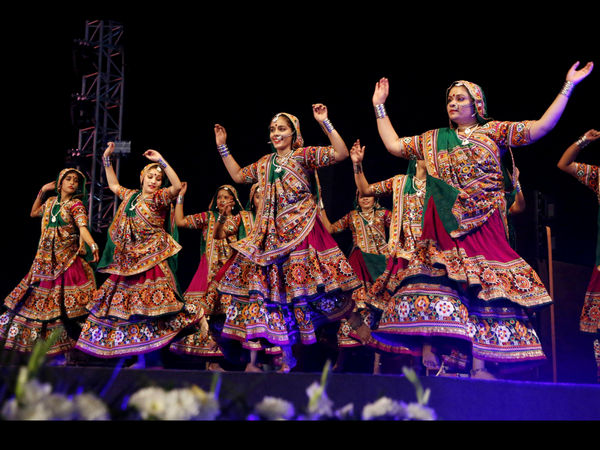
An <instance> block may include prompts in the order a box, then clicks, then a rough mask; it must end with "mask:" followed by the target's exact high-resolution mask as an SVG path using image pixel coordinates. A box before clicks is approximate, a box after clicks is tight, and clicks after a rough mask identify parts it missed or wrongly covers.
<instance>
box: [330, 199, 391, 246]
mask: <svg viewBox="0 0 600 450" xmlns="http://www.w3.org/2000/svg"><path fill="white" fill-rule="evenodd" d="M390 222H391V214H390V211H389V210H387V209H383V208H380V209H374V210H373V216H372V217H371V216H367V215H366V214H364V213H363V212H361V211H357V210H352V211H350V212H348V213H347V214H346V215H344V217H342V218H341V219H339V220H337V221H336V222H334V223H333V224H332V225H331V234H335V233H340V232H342V231H344V230H350V231H351V233H352V243H353V246H354V247H358V248H359V249H360V250H361V251H363V252H365V253H373V254H376V255H383V254H386V253H387V232H386V230H387V228H388V227H389V226H390Z"/></svg>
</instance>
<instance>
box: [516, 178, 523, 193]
mask: <svg viewBox="0 0 600 450" xmlns="http://www.w3.org/2000/svg"><path fill="white" fill-rule="evenodd" d="M515 189H516V190H517V193H519V192H522V191H523V190H522V189H521V183H520V182H519V181H517V184H516V186H515Z"/></svg>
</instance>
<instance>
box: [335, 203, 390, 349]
mask: <svg viewBox="0 0 600 450" xmlns="http://www.w3.org/2000/svg"><path fill="white" fill-rule="evenodd" d="M355 203H356V205H355V208H354V209H352V210H351V211H349V212H348V213H347V214H345V215H344V216H343V217H342V218H340V219H339V220H337V221H336V222H334V223H333V224H332V225H331V230H330V232H331V234H332V235H334V234H337V233H341V232H343V231H346V230H350V232H351V233H352V248H351V249H350V252H349V255H348V262H349V263H350V266H351V267H352V269H353V270H354V273H355V274H356V275H357V276H358V278H359V279H360V281H361V283H362V286H361V287H360V288H358V289H356V290H355V291H354V292H353V293H352V296H353V298H354V303H355V311H357V312H358V313H359V314H360V315H361V317H362V320H363V322H365V324H366V325H367V326H369V327H371V326H372V325H373V323H374V322H373V321H374V318H373V314H372V312H371V310H370V309H369V308H368V307H367V305H366V303H365V292H366V291H367V290H368V289H369V288H370V287H371V285H372V284H373V281H374V280H376V279H377V278H378V277H379V276H380V275H381V274H382V273H383V271H384V269H385V266H386V255H387V230H388V228H389V226H390V219H391V212H390V211H389V210H387V209H385V208H381V207H377V204H376V205H374V207H373V209H372V210H371V211H370V212H363V211H362V210H361V209H360V206H358V204H357V202H356V201H355ZM352 333H353V330H352V328H351V326H350V324H349V322H348V320H347V319H342V320H341V321H340V326H339V329H338V333H337V343H338V346H339V347H340V348H347V347H359V346H362V343H361V342H360V340H358V339H355V338H353V337H352V336H351V334H352Z"/></svg>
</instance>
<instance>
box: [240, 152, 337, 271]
mask: <svg viewBox="0 0 600 450" xmlns="http://www.w3.org/2000/svg"><path fill="white" fill-rule="evenodd" d="M334 163H335V158H334V149H333V147H331V146H329V147H302V148H298V149H295V150H293V153H292V154H291V156H290V158H289V159H288V160H287V161H286V162H282V161H281V160H280V158H277V157H276V155H275V154H269V155H265V156H263V157H262V158H261V159H259V160H258V161H257V162H255V163H253V164H250V165H248V166H246V167H244V168H243V169H242V175H243V176H244V181H245V182H246V183H256V182H258V183H259V186H260V189H261V192H262V193H263V201H262V204H261V207H260V209H259V210H258V211H257V213H256V219H255V224H254V227H253V228H252V230H251V231H249V234H248V236H247V237H246V238H244V239H241V240H239V241H237V242H235V243H233V244H232V247H233V248H234V249H236V250H238V251H239V252H240V253H242V254H243V255H245V256H246V257H248V258H249V259H250V260H251V261H253V262H254V263H256V264H260V265H269V264H272V263H274V262H275V261H277V259H279V258H281V257H283V256H285V255H287V254H289V253H290V252H291V251H292V250H293V249H294V248H295V247H296V246H297V245H298V244H300V243H301V242H302V240H303V239H304V238H306V236H307V235H308V233H309V232H310V231H311V230H312V228H313V225H314V223H315V219H316V216H317V207H316V204H315V200H314V198H313V193H312V192H311V179H310V177H311V175H312V173H313V172H314V170H315V169H318V168H319V167H326V166H329V165H332V164H334ZM279 167H281V168H282V169H283V170H281V171H280V172H278V168H279Z"/></svg>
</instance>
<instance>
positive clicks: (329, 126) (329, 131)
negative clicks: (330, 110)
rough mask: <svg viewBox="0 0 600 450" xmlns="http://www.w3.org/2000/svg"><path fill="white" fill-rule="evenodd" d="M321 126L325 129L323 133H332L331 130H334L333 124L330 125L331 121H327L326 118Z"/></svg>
mask: <svg viewBox="0 0 600 450" xmlns="http://www.w3.org/2000/svg"><path fill="white" fill-rule="evenodd" d="M323 126H324V127H325V131H327V132H328V133H333V130H335V128H334V127H333V124H332V123H331V120H329V119H328V118H327V119H325V120H324V121H323Z"/></svg>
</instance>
